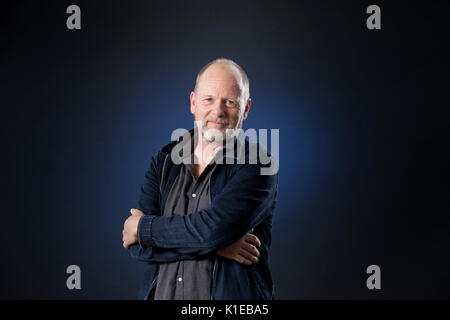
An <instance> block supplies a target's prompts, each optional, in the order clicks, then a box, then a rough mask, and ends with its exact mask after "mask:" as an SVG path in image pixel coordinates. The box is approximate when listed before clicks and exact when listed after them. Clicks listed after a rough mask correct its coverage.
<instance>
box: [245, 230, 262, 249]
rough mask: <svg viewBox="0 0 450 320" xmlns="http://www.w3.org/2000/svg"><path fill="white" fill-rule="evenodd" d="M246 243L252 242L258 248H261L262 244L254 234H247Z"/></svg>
mask: <svg viewBox="0 0 450 320" xmlns="http://www.w3.org/2000/svg"><path fill="white" fill-rule="evenodd" d="M245 241H247V242H250V243H252V244H254V245H255V246H257V247H260V246H261V242H260V241H259V239H258V237H257V236H255V235H254V234H250V233H247V234H246V235H245Z"/></svg>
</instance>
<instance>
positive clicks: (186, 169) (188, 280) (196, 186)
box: [154, 163, 216, 300]
mask: <svg viewBox="0 0 450 320" xmlns="http://www.w3.org/2000/svg"><path fill="white" fill-rule="evenodd" d="M215 166H216V164H215V163H213V164H209V165H208V166H207V167H206V168H205V170H204V171H203V172H202V174H201V175H200V176H199V177H198V179H197V180H196V179H195V178H194V174H193V169H194V165H193V164H184V163H183V164H181V169H180V173H179V175H178V176H177V178H176V180H175V182H174V184H173V186H172V189H171V190H170V193H169V196H168V198H167V202H166V205H165V207H164V216H172V215H186V214H190V213H193V212H196V211H198V210H201V209H205V208H207V207H208V206H209V205H210V203H211V199H210V192H209V185H210V178H211V173H212V172H213V171H214V168H215ZM209 266H210V258H208V257H201V256H200V257H198V258H197V259H195V260H180V261H175V262H168V263H160V264H159V271H158V279H157V283H156V291H155V297H154V299H155V300H207V299H209Z"/></svg>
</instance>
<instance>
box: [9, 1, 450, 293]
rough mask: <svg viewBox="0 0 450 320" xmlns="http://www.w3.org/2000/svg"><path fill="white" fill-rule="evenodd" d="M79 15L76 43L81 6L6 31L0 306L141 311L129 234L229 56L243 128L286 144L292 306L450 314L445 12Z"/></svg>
mask: <svg viewBox="0 0 450 320" xmlns="http://www.w3.org/2000/svg"><path fill="white" fill-rule="evenodd" d="M74 3H76V4H78V5H79V6H80V7H81V10H82V29H81V30H80V31H69V30H67V29H66V26H65V24H66V18H67V14H66V13H65V10H66V8H67V6H68V5H70V4H72V1H52V2H45V3H39V4H38V3H37V2H34V1H19V2H16V3H15V4H11V5H7V8H6V10H2V13H1V14H2V19H1V23H2V25H1V42H2V50H1V51H2V65H1V73H2V83H3V84H2V86H1V87H2V103H1V104H2V136H3V137H2V144H3V146H2V157H1V158H2V159H1V161H2V168H3V172H2V210H1V212H2V232H1V233H0V234H1V250H2V253H1V255H2V258H1V270H0V271H1V275H0V277H1V279H0V281H1V285H0V288H1V290H0V297H1V298H13V299H16V298H32V299H35V298H37V299H45V298H58V299H59V298H61V299H79V298H86V299H109V298H114V299H134V298H135V297H136V295H137V288H138V284H139V281H140V279H141V272H142V270H143V269H142V265H141V264H140V263H138V262H136V261H133V260H132V259H131V258H130V257H129V254H128V252H127V251H126V250H125V249H123V248H122V242H121V238H122V234H121V231H122V226H123V221H124V219H125V218H126V217H127V216H128V215H129V209H130V208H131V207H134V206H136V201H137V197H138V195H139V188H140V185H141V183H142V181H143V176H144V172H145V170H146V168H147V166H148V163H149V160H150V157H151V156H152V155H153V154H154V153H155V152H156V151H157V150H158V149H159V148H160V147H161V146H163V145H165V144H166V143H168V142H169V139H170V134H171V132H172V130H174V129H175V128H190V127H192V126H193V118H192V115H191V114H190V112H189V102H188V97H189V93H190V90H191V89H192V88H193V86H194V80H195V76H196V73H197V72H198V70H199V69H200V68H201V67H202V66H203V65H204V64H206V63H207V62H208V61H210V60H212V59H214V58H217V57H227V58H231V59H233V60H235V61H237V62H238V63H239V64H240V65H242V66H243V67H244V69H245V70H246V71H247V73H248V75H249V77H250V81H251V97H252V101H253V104H252V109H251V111H250V114H249V118H248V120H246V121H245V122H244V127H245V128H269V129H270V128H278V129H280V180H279V181H280V182H279V198H278V200H279V201H278V208H277V211H276V216H275V220H274V229H273V244H272V248H271V264H272V267H273V276H274V280H275V285H276V297H277V298H278V299H304V298H311V299H316V298H322V299H327V298H368V299H372V298H374V299H378V298H384V299H389V298H433V297H434V298H436V297H438V298H443V297H447V298H448V297H450V295H449V289H448V287H449V286H448V285H449V284H450V283H449V282H450V281H449V280H450V279H449V276H448V270H449V269H450V260H449V256H448V252H449V243H450V241H449V217H448V212H449V210H448V194H449V193H448V191H449V188H448V183H447V182H446V181H447V180H446V177H448V169H447V168H446V167H447V164H448V163H447V161H448V158H447V157H446V156H445V151H446V150H447V149H448V136H449V135H448V128H449V126H448V117H445V116H444V110H445V106H447V107H448V105H449V104H448V94H446V93H445V92H448V84H449V73H448V71H449V62H448V56H449V55H448V53H449V52H448V40H449V39H448V34H449V33H448V30H446V29H445V28H448V27H446V25H445V24H446V22H445V19H446V13H445V12H448V9H449V8H448V4H447V2H444V1H434V2H433V4H430V5H428V6H425V5H423V4H422V5H420V4H412V3H411V2H410V1H408V2H406V1H403V2H402V1H396V2H395V4H393V3H392V2H391V3H385V2H379V5H380V7H381V8H382V30H379V31H369V30H367V29H366V27H365V20H366V17H367V15H366V14H365V10H366V8H367V6H368V5H370V4H372V3H370V2H368V1H360V2H349V1H346V2H338V1H320V2H319V1H298V2H293V1H254V2H250V1H248V2H247V1H241V2H235V1H229V2H228V1H227V2H226V3H225V2H217V3H215V2H213V1H76V2H74ZM446 119H447V120H446ZM71 264H76V265H79V266H80V267H81V270H82V290H79V291H77V290H73V291H70V290H67V288H66V277H67V275H66V273H65V270H66V267H67V266H68V265H71ZM371 264H377V265H379V266H380V267H381V270H382V290H381V291H377V292H374V291H369V290H367V288H366V286H365V282H366V278H367V275H366V273H365V270H366V268H367V266H368V265H371Z"/></svg>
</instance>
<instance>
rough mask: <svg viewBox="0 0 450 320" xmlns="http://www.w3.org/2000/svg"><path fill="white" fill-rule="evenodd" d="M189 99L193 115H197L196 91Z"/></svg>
mask: <svg viewBox="0 0 450 320" xmlns="http://www.w3.org/2000/svg"><path fill="white" fill-rule="evenodd" d="M189 99H190V100H191V113H192V114H195V92H194V91H192V92H191V95H190V97H189Z"/></svg>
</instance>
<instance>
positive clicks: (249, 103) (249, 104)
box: [244, 98, 252, 120]
mask: <svg viewBox="0 0 450 320" xmlns="http://www.w3.org/2000/svg"><path fill="white" fill-rule="evenodd" d="M251 104H252V99H250V98H248V101H247V104H246V105H245V109H244V120H245V119H247V115H248V112H249V111H250V106H251Z"/></svg>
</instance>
